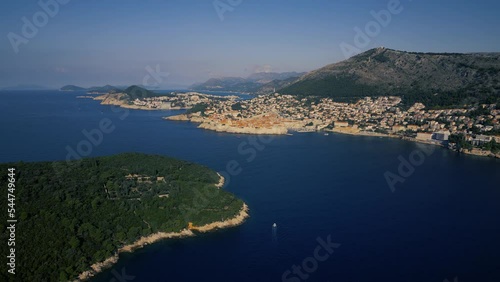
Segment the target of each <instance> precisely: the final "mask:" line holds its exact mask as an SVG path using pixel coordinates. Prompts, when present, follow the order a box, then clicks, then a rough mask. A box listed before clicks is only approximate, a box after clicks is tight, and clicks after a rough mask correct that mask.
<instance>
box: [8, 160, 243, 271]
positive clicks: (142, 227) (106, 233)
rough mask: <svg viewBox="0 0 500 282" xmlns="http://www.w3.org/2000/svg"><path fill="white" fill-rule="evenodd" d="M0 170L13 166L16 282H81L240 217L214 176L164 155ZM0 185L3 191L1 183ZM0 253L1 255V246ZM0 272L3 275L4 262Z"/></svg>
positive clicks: (235, 203)
mask: <svg viewBox="0 0 500 282" xmlns="http://www.w3.org/2000/svg"><path fill="white" fill-rule="evenodd" d="M0 167H1V169H2V170H3V171H7V169H8V168H11V167H14V168H16V178H17V179H16V192H15V193H16V198H18V199H20V200H18V201H17V202H16V210H17V211H18V213H19V215H18V217H19V220H18V223H17V227H16V228H17V229H18V232H17V237H16V248H17V249H16V253H17V259H18V265H22V271H19V272H18V273H16V279H19V280H16V281H69V280H75V279H76V280H80V281H83V280H87V279H89V278H90V277H92V276H94V275H95V274H96V273H98V272H100V271H102V270H103V269H106V268H108V267H110V266H111V265H112V264H114V263H115V262H116V261H117V260H118V255H119V254H120V253H122V252H130V251H133V250H134V249H136V248H140V247H142V246H144V245H147V244H151V243H153V242H156V241H158V240H162V239H166V238H180V237H187V236H195V234H196V233H197V232H207V231H210V230H214V229H218V228H226V227H231V226H236V225H239V224H241V223H243V221H244V220H245V219H246V218H247V217H248V207H247V206H246V205H245V203H243V202H242V201H241V200H239V199H237V198H236V197H235V196H234V195H232V194H231V193H228V192H226V191H224V190H222V189H221V188H222V186H223V183H224V179H223V178H222V177H221V176H220V175H219V174H218V173H216V172H214V171H212V170H210V169H209V168H207V167H204V166H201V165H196V164H192V163H188V162H185V161H180V160H176V159H172V158H168V157H164V156H156V155H144V154H138V153H127V154H120V155H115V156H108V157H98V158H88V159H81V160H77V161H69V162H64V161H61V162H37V163H24V162H18V163H9V164H0ZM0 182H1V184H2V185H3V186H4V187H7V179H6V178H2V179H0ZM6 203H7V201H3V202H2V204H1V208H2V209H4V210H7V206H6ZM4 224H5V223H2V224H1V230H2V233H1V237H2V240H4V241H5V242H6V241H7V239H8V236H9V232H8V230H7V228H6V227H7V226H5V225H4ZM2 248H3V250H4V253H7V250H6V248H7V244H4V245H3V246H2ZM2 269H3V271H2V274H1V275H3V276H4V275H6V273H7V271H6V265H5V264H4V265H3V266H2ZM3 278H5V279H6V280H3V279H2V280H3V281H7V279H8V277H6V276H5V277H3Z"/></svg>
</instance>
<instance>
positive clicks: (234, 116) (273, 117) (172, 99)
mask: <svg viewBox="0 0 500 282" xmlns="http://www.w3.org/2000/svg"><path fill="white" fill-rule="evenodd" d="M120 95H124V94H120V93H115V94H105V95H101V96H98V97H96V98H94V99H96V100H100V101H101V103H102V104H113V105H119V106H122V107H126V108H133V109H142V110H169V109H186V110H187V111H186V113H184V114H180V115H175V116H170V117H166V118H165V119H167V120H173V121H191V122H195V123H199V127H200V128H203V129H207V130H214V131H219V132H230V133H239V134H282V135H284V134H288V135H290V134H293V133H294V132H318V131H321V132H324V134H329V132H336V133H343V134H352V135H366V136H381V137H392V138H401V139H405V140H410V141H415V142H422V143H427V144H433V145H439V146H443V147H447V148H449V149H452V150H456V151H460V152H463V153H466V154H474V155H480V156H491V157H500V108H499V107H498V106H497V105H496V104H474V105H468V106H464V107H461V108H453V109H427V108H426V106H425V105H424V104H422V103H415V104H413V105H412V106H411V107H409V108H408V107H404V106H403V104H402V100H401V98H400V97H394V96H383V97H365V98H362V99H360V100H359V101H357V102H354V103H347V102H337V101H334V100H332V99H331V98H320V97H313V96H308V97H299V96H292V95H282V94H278V93H275V94H271V95H259V96H255V97H254V98H252V99H246V100H245V99H241V98H239V97H238V96H216V95H210V94H202V93H198V92H186V93H175V92H172V93H169V94H165V95H161V96H158V97H149V98H144V99H135V100H133V101H128V100H126V99H124V97H122V96H120Z"/></svg>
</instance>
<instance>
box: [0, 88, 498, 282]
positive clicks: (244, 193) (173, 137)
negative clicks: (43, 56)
mask: <svg viewBox="0 0 500 282" xmlns="http://www.w3.org/2000/svg"><path fill="white" fill-rule="evenodd" d="M77 95H84V93H77V92H74V93H72V92H58V91H35V92H33V91H12V92H8V91H4V92H0V130H1V138H0V148H1V150H0V161H1V162H11V161H20V160H23V161H42V160H62V159H65V158H66V156H67V154H68V151H67V147H68V146H69V147H71V148H73V149H77V146H78V144H79V143H80V142H81V141H82V140H86V137H85V136H84V135H83V133H82V131H83V130H88V131H90V130H92V129H96V128H98V126H99V122H100V121H101V120H102V119H103V118H109V119H110V120H111V121H112V122H113V125H114V126H115V130H114V131H113V132H112V133H110V134H105V135H104V138H103V141H102V143H101V144H99V145H98V146H93V148H92V150H91V152H90V155H91V156H102V155H111V154H116V153H121V152H144V153H152V154H161V155H169V156H173V157H176V158H180V159H184V160H188V161H193V162H197V163H200V164H203V165H206V166H209V167H211V168H213V169H214V170H217V171H221V172H223V171H226V170H227V169H226V166H227V164H228V163H229V162H232V163H234V162H237V163H238V164H239V165H240V166H241V172H240V174H239V175H233V176H231V177H230V178H229V182H230V183H229V185H228V186H227V187H226V188H225V189H227V190H228V191H230V192H232V193H234V194H236V195H237V196H238V197H240V198H242V199H243V200H244V201H245V202H246V203H247V204H248V205H249V207H250V209H251V211H250V213H251V218H250V219H248V221H247V222H246V223H245V224H244V225H242V226H239V227H236V228H232V229H227V230H223V231H217V232H213V233H209V234H203V235H200V236H197V237H195V238H188V239H180V240H169V241H163V242H160V243H157V244H153V245H150V246H147V247H145V248H143V249H141V250H138V251H136V252H134V253H133V254H125V255H122V256H121V257H120V260H119V262H118V264H116V265H115V266H114V267H113V268H112V269H110V270H108V271H106V272H104V273H102V274H100V275H98V276H97V277H96V278H95V279H94V280H95V281H103V282H104V281H290V282H298V281H324V282H327V281H353V282H354V281H356V282H365V281H366V282H368V281H401V282H407V281H414V282H425V281H428V282H434V281H435V282H442V281H444V280H445V279H448V280H449V281H453V279H454V278H455V277H457V278H458V281H460V282H463V281H481V282H483V281H500V240H499V239H500V161H498V160H492V159H483V158H479V157H471V156H462V155H459V154H456V153H454V152H451V151H448V150H444V149H441V148H434V151H432V149H433V148H432V147H428V146H424V145H417V144H414V143H411V142H406V141H401V140H393V139H384V138H376V137H358V136H346V135H337V134H330V135H329V136H325V135H323V134H318V133H307V134H306V133H303V134H300V133H295V134H294V135H293V136H277V137H274V138H272V139H271V140H269V138H268V139H266V140H263V141H266V142H267V143H263V142H262V141H260V140H259V139H258V138H257V139H255V138H256V137H255V136H247V135H233V134H223V133H215V132H210V131H204V130H200V129H197V128H196V125H195V124H191V123H183V122H168V121H164V120H162V119H161V118H162V117H163V116H168V115H174V114H177V113H179V111H164V112H157V111H130V112H129V114H128V115H127V116H126V117H124V112H123V110H118V111H116V110H115V111H113V108H111V107H109V106H101V105H99V103H98V102H96V101H93V100H90V99H76V96H77ZM249 138H251V139H249ZM255 140H257V141H255ZM243 142H246V143H243ZM252 142H258V143H257V146H256V147H257V148H256V149H255V150H254V151H252V148H254V147H255V146H254V147H251V146H252V145H250V144H251V143H252ZM242 143H243V144H242ZM240 146H241V147H240ZM239 147H240V150H239V149H238V148H239ZM415 150H417V151H415ZM429 150H431V151H429ZM240 152H242V153H243V154H241V153H240ZM412 152H420V153H419V156H424V158H425V159H424V160H419V161H422V164H421V165H419V166H417V167H415V168H414V171H413V172H411V171H410V172H411V173H408V174H405V175H406V176H405V177H404V180H405V181H404V182H403V183H398V184H396V186H395V187H396V191H395V192H394V193H393V192H391V189H390V188H389V186H388V184H387V182H386V180H385V178H384V173H386V172H387V171H389V172H392V173H395V174H397V173H398V166H399V165H400V163H401V161H400V159H398V157H403V158H404V159H406V160H408V159H409V157H410V155H412ZM416 154H417V153H414V154H413V155H412V156H413V157H416V156H417V155H416ZM417 159H418V157H417ZM274 222H276V223H277V228H276V229H273V228H272V224H273V223H274ZM19 232H22V230H20V231H19ZM318 240H320V241H321V240H323V241H328V240H330V241H331V242H333V243H338V244H340V246H338V245H336V248H332V250H334V252H333V253H331V254H329V253H327V252H325V250H324V249H323V247H318V246H321V244H320V243H318ZM316 249H321V250H320V251H319V253H318V252H315V250H316ZM315 253H316V255H317V256H316V259H314V256H315ZM318 255H320V257H318ZM318 259H319V260H322V261H319V260H318ZM294 265H299V266H300V267H301V268H302V270H301V273H299V272H297V270H295V272H296V274H294V273H293V272H294V268H293V266H294ZM304 267H305V269H304ZM287 270H289V271H290V272H291V273H290V274H289V275H287V276H286V279H285V280H283V278H282V276H283V273H285V272H286V271H287ZM122 274H125V275H126V277H123V276H122ZM132 277H134V278H133V280H130V279H131V278H132ZM127 279H128V280H127Z"/></svg>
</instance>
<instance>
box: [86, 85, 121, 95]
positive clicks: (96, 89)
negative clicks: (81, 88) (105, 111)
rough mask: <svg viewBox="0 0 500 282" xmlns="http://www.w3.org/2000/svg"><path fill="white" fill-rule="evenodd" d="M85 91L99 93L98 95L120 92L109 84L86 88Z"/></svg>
mask: <svg viewBox="0 0 500 282" xmlns="http://www.w3.org/2000/svg"><path fill="white" fill-rule="evenodd" d="M86 90H87V91H91V92H99V93H116V92H120V91H122V89H120V88H118V87H115V86H111V85H109V84H107V85H105V86H93V87H90V88H87V89H86Z"/></svg>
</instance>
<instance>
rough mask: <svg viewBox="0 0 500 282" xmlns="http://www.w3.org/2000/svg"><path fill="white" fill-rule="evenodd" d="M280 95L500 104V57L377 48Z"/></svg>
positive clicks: (315, 74) (430, 103) (313, 75)
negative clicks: (371, 97)
mask: <svg viewBox="0 0 500 282" xmlns="http://www.w3.org/2000/svg"><path fill="white" fill-rule="evenodd" d="M280 93H283V94H293V95H305V96H309V95H312V96H326V97H333V98H340V99H346V98H350V99H355V98H359V97H366V96H389V95H393V96H401V97H402V98H403V103H405V104H408V105H410V104H412V103H414V102H422V103H424V104H425V105H426V106H431V107H442V106H453V105H462V104H468V103H469V104H470V103H476V102H478V103H495V102H498V101H499V98H500V94H499V93H500V53H475V54H459V53H415V52H404V51H396V50H391V49H387V48H376V49H371V50H368V51H366V52H364V53H362V54H359V55H357V56H354V57H352V58H350V59H348V60H345V61H342V62H339V63H336V64H331V65H328V66H325V67H323V68H320V69H318V70H315V71H312V72H310V73H308V74H306V75H304V76H302V77H301V78H299V79H298V80H297V81H295V82H294V83H292V84H290V85H288V86H286V87H283V88H281V89H280Z"/></svg>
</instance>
